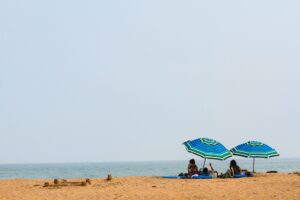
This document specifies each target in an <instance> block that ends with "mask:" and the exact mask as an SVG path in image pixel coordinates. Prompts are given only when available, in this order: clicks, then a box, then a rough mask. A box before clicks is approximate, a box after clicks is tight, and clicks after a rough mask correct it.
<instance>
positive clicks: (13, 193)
mask: <svg viewBox="0 0 300 200" xmlns="http://www.w3.org/2000/svg"><path fill="white" fill-rule="evenodd" d="M77 180H80V179H77ZM46 181H49V182H52V181H53V180H41V179H13V180H1V181H0V199H1V200H4V199H5V200H16V199H18V200H21V199H23V200H48V199H53V200H54V199H55V200H75V199H76V200H79V199H80V200H84V199H88V200H93V199H104V200H106V199H107V200H108V199H109V200H110V199H130V200H135V199H136V200H139V199H149V200H150V199H151V200H153V199H160V200H161V199H173V200H174V199H247V200H248V199H249V200H250V199H251V200H252V199H253V200H254V199H255V200H258V199H259V200H263V199H266V200H267V199H268V200H269V199H273V200H274V199H287V200H292V199H295V200H296V199H297V200H298V199H300V176H299V175H297V174H283V173H282V174H258V175H256V177H253V178H243V179H213V180H180V179H173V180H172V179H162V178H158V177H122V178H113V180H111V181H106V180H104V179H91V182H92V184H91V185H88V186H67V187H57V188H52V187H49V188H48V187H43V184H44V183H45V182H46ZM72 181H75V180H72Z"/></svg>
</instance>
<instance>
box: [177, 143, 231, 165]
mask: <svg viewBox="0 0 300 200" xmlns="http://www.w3.org/2000/svg"><path fill="white" fill-rule="evenodd" d="M183 145H184V146H185V148H186V150H187V151H188V152H190V153H193V154H195V155H197V156H200V157H202V158H204V159H205V160H204V164H203V167H204V165H205V161H206V159H216V160H226V159H227V158H229V157H231V156H232V153H231V152H230V151H229V150H228V149H226V148H225V147H224V146H223V145H222V144H221V143H220V142H218V141H216V140H213V139H210V138H198V139H195V140H188V141H186V142H184V143H183Z"/></svg>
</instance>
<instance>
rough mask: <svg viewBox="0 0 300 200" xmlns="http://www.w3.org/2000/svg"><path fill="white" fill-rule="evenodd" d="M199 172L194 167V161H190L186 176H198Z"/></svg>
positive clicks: (195, 166)
mask: <svg viewBox="0 0 300 200" xmlns="http://www.w3.org/2000/svg"><path fill="white" fill-rule="evenodd" d="M198 173H199V171H198V167H197V165H196V162H195V160H194V159H191V160H190V163H189V165H188V175H189V176H193V175H196V176H197V175H198Z"/></svg>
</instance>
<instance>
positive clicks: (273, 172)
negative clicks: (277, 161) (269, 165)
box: [267, 171, 278, 174]
mask: <svg viewBox="0 0 300 200" xmlns="http://www.w3.org/2000/svg"><path fill="white" fill-rule="evenodd" d="M267 173H268V174H276V173H278V171H267Z"/></svg>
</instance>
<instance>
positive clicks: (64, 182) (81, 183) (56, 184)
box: [44, 179, 91, 187]
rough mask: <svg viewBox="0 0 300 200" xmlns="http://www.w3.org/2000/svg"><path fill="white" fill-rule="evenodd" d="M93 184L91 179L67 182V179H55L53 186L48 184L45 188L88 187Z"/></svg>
mask: <svg viewBox="0 0 300 200" xmlns="http://www.w3.org/2000/svg"><path fill="white" fill-rule="evenodd" d="M88 184H89V185H90V184H91V180H90V179H85V181H67V180H65V179H61V180H59V179H54V181H53V184H50V183H49V182H46V183H45V184H44V187H59V186H87V185H88Z"/></svg>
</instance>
